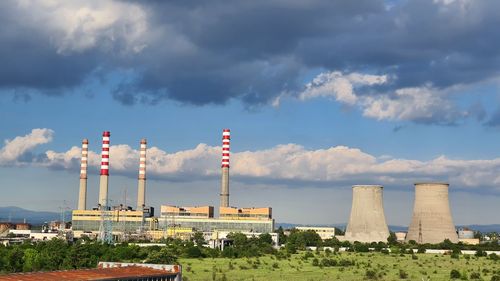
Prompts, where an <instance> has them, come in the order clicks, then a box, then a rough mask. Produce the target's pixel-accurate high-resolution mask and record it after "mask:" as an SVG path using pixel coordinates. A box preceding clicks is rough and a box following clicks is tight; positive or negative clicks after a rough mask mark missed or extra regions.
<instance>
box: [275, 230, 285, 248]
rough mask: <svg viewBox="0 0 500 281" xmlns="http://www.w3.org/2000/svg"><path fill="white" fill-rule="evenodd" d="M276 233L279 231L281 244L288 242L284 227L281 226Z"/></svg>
mask: <svg viewBox="0 0 500 281" xmlns="http://www.w3.org/2000/svg"><path fill="white" fill-rule="evenodd" d="M276 233H278V239H279V240H278V244H279V245H284V244H286V239H287V236H286V235H285V231H284V230H283V227H281V226H280V227H279V228H278V230H276Z"/></svg>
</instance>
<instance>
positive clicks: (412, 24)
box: [0, 0, 500, 225]
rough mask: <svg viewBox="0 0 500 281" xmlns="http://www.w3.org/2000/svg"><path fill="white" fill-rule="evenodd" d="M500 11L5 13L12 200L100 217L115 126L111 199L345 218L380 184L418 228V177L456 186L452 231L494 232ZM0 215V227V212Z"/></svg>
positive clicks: (47, 2)
mask: <svg viewBox="0 0 500 281" xmlns="http://www.w3.org/2000/svg"><path fill="white" fill-rule="evenodd" d="M499 24H500V2H498V1H494V0H491V1H488V0H484V1H472V0H401V1H378V0H356V1H340V0H338V1H335V0H333V1H332V0H324V1H323V0H313V1H295V0H291V1H290V0H287V1H284V0H266V1H260V0H257V1H230V2H227V1H218V0H214V1H117V0H113V1H111V0H109V1H97V0H95V1H92V0H91V1H83V0H82V1H79V0H75V1H62V0H61V1H59V0H38V1H35V0H18V1H10V0H6V1H1V2H0V62H1V67H0V120H2V121H1V122H0V139H1V140H3V141H4V142H3V143H1V144H0V188H1V189H2V196H0V206H20V207H23V208H26V209H32V210H48V211H57V210H59V209H60V208H62V207H67V208H75V207H76V204H77V202H76V201H77V196H78V181H79V166H80V164H79V161H80V155H81V141H82V139H84V138H87V139H89V150H90V159H89V164H90V167H89V187H88V194H89V199H88V201H89V205H96V204H97V193H98V184H99V171H98V167H99V163H100V155H99V154H100V145H101V135H102V132H103V131H111V151H110V191H109V192H110V193H109V196H110V198H111V199H112V202H115V203H116V204H118V203H124V202H126V203H127V204H129V205H132V206H134V205H135V201H136V195H137V192H136V189H137V175H138V163H139V152H138V149H139V141H140V139H141V138H147V140H148V162H147V178H148V180H147V196H146V201H147V204H150V205H152V206H155V207H156V208H159V206H160V205H162V204H171V205H181V206H186V205H187V206H190V205H213V206H218V204H219V198H218V197H219V196H218V195H219V192H220V191H219V189H220V161H221V144H222V141H221V139H222V129H224V128H230V129H231V168H230V174H231V184H230V194H231V196H230V204H231V205H233V206H239V207H249V206H270V207H272V208H273V215H274V218H275V219H276V221H277V222H287V223H299V224H336V223H344V222H346V221H347V220H348V217H349V212H350V206H351V199H352V197H351V196H352V194H351V192H352V191H351V186H352V185H355V184H380V185H383V186H384V208H385V213H386V217H387V221H388V223H389V224H391V225H408V224H409V222H410V219H411V212H412V208H413V196H414V186H413V184H414V183H415V182H423V181H439V182H442V181H444V182H449V183H450V190H449V191H450V206H451V210H452V214H453V218H454V222H455V223H456V224H493V223H500V218H499V216H498V215H494V214H499V213H500V173H499V171H500V142H499V141H498V139H499V137H500V102H499V101H500V92H499V86H500V36H499V35H498V30H497V27H498V26H499ZM0 216H1V215H0Z"/></svg>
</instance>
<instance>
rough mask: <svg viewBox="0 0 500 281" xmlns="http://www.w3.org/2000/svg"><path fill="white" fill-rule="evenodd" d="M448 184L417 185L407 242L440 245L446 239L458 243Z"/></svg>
mask: <svg viewBox="0 0 500 281" xmlns="http://www.w3.org/2000/svg"><path fill="white" fill-rule="evenodd" d="M448 186H449V185H448V184H447V183H416V184H415V203H414V206H413V218H412V220H411V224H410V227H409V228H408V235H406V241H407V242H408V241H410V240H414V241H417V243H419V244H422V243H433V244H434V243H440V242H443V241H444V240H445V239H450V241H451V242H453V243H457V242H458V236H457V233H456V230H455V225H454V224H453V219H452V218H451V211H450V204H449V200H448Z"/></svg>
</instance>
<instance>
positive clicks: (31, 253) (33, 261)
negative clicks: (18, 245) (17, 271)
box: [23, 249, 41, 272]
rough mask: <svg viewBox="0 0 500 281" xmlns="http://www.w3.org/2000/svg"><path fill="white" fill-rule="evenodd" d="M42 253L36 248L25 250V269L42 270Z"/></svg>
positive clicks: (25, 270)
mask: <svg viewBox="0 0 500 281" xmlns="http://www.w3.org/2000/svg"><path fill="white" fill-rule="evenodd" d="M40 267H41V264H40V254H39V253H38V251H37V250H35V249H26V250H24V256H23V271H24V272H28V271H37V270H40Z"/></svg>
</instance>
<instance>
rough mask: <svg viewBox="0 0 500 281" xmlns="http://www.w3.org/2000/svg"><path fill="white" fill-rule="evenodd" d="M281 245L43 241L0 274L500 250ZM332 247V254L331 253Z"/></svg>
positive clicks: (304, 235) (295, 234) (17, 254)
mask: <svg viewBox="0 0 500 281" xmlns="http://www.w3.org/2000/svg"><path fill="white" fill-rule="evenodd" d="M278 233H279V234H280V235H279V237H280V244H281V245H284V247H281V248H280V249H279V250H277V249H276V248H275V247H274V246H275V245H273V240H272V237H271V235H269V234H261V235H260V236H257V237H251V238H247V237H246V236H245V235H243V234H241V233H231V234H229V235H228V237H227V238H228V240H229V242H230V243H229V244H228V245H225V247H224V249H223V250H222V251H221V250H219V249H211V248H209V247H206V246H205V245H204V244H205V241H204V240H203V234H202V233H196V234H195V235H194V237H193V239H192V241H182V240H179V239H166V240H164V241H162V243H164V244H165V245H164V246H150V247H139V246H137V245H133V244H127V243H121V244H104V243H100V242H96V241H90V240H78V241H76V242H73V243H69V242H66V241H64V240H60V239H53V240H50V241H43V242H33V243H32V242H30V241H27V242H25V243H23V244H19V245H10V246H4V245H0V273H9V272H29V271H51V270H66V269H78V268H95V267H96V266H97V264H98V262H99V261H115V262H145V263H157V264H175V263H177V260H178V258H219V257H223V258H242V257H260V256H264V255H273V256H275V257H276V259H278V260H279V259H288V258H290V256H291V255H292V254H296V253H297V252H298V251H303V250H306V249H307V247H317V251H319V250H320V249H321V248H322V247H328V248H327V250H325V252H337V251H338V250H339V248H340V247H345V248H347V250H348V251H352V252H368V251H378V252H381V253H385V254H388V253H389V250H390V252H391V254H401V255H404V254H411V255H414V254H413V252H414V249H417V252H418V253H423V252H425V250H426V249H449V250H450V252H451V254H452V258H454V257H457V255H460V253H461V251H462V250H468V249H471V250H476V251H477V253H476V256H478V257H479V256H486V252H485V251H486V250H500V246H499V245H498V244H496V242H494V243H489V244H482V245H476V246H471V245H462V244H460V243H459V244H453V243H451V242H450V241H449V240H447V241H444V242H443V243H440V244H435V245H432V244H424V245H418V244H416V243H414V241H413V242H411V243H405V244H400V243H397V242H396V239H395V237H393V235H391V237H389V238H388V242H387V243H382V242H379V243H369V244H365V243H358V242H354V243H350V242H347V241H339V240H338V239H336V238H332V239H327V240H324V241H323V240H321V238H320V236H319V235H318V234H317V233H315V232H314V231H298V230H295V229H293V230H291V231H290V233H289V235H285V234H284V231H283V229H281V228H280V229H279V230H278ZM329 248H332V250H333V251H331V250H329ZM488 258H490V259H493V260H498V256H497V255H495V254H490V255H489V256H488ZM344 263H345V262H342V261H336V262H333V261H328V262H323V261H319V264H318V265H323V266H335V265H340V266H345V264H344Z"/></svg>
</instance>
